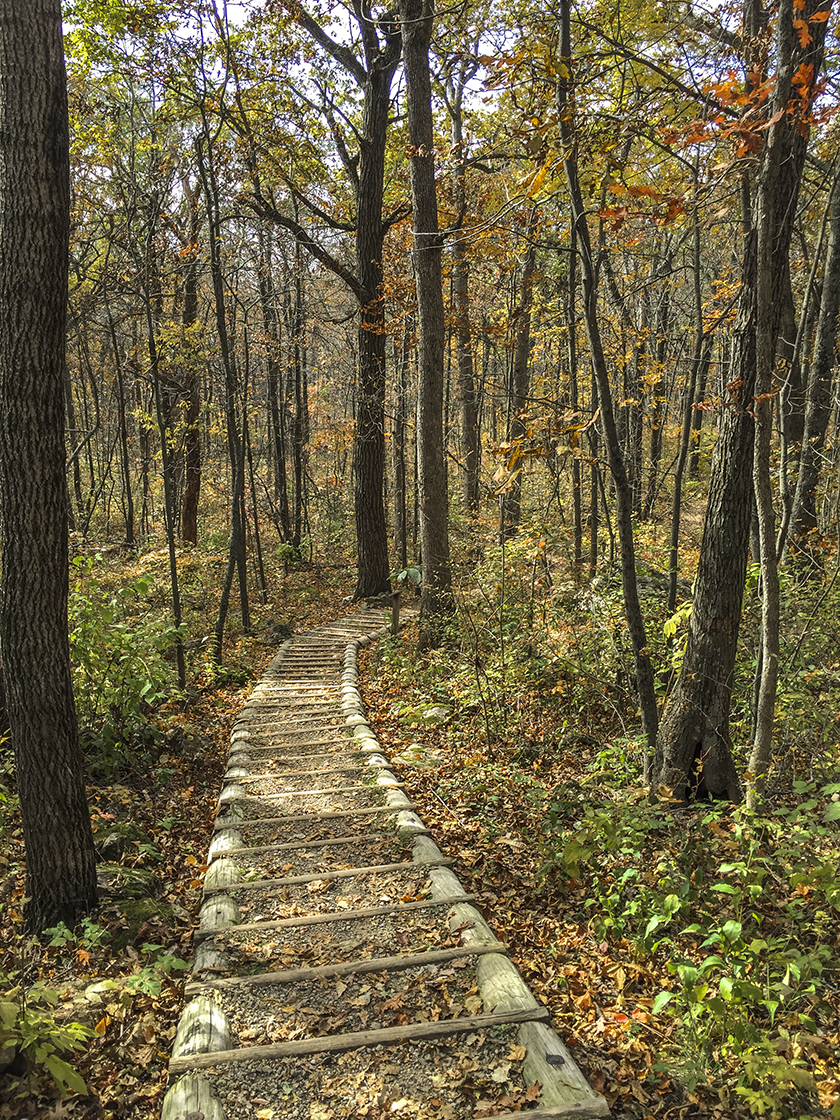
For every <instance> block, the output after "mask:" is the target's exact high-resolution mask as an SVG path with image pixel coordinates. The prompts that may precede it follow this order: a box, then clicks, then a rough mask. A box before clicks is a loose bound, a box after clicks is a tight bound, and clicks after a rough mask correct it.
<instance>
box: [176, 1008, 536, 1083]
mask: <svg viewBox="0 0 840 1120" xmlns="http://www.w3.org/2000/svg"><path fill="white" fill-rule="evenodd" d="M547 1018H548V1012H547V1011H546V1010H545V1008H544V1007H543V1008H538V1009H537V1010H534V1011H517V1012H513V1013H511V1014H510V1015H465V1016H464V1017H463V1018H460V1019H440V1020H438V1021H437V1022H435V1023H425V1022H424V1023H406V1024H404V1025H403V1026H399V1027H383V1028H382V1029H381V1030H373V1031H353V1032H350V1033H348V1034H333V1035H327V1036H325V1037H322V1038H301V1039H296V1040H295V1041H294V1042H275V1043H272V1044H271V1045H269V1046H248V1047H245V1048H243V1049H241V1050H225V1051H221V1052H219V1051H216V1052H215V1053H212V1054H210V1053H203V1054H193V1055H189V1056H188V1055H184V1056H183V1057H182V1056H180V1055H179V1056H178V1057H177V1058H176V1057H175V1056H174V1055H173V1057H172V1061H171V1062H170V1064H169V1069H170V1072H171V1073H180V1072H181V1071H182V1070H187V1069H210V1068H212V1067H213V1066H217V1065H222V1064H225V1063H228V1062H250V1061H265V1060H269V1061H270V1060H271V1059H277V1058H291V1057H303V1056H306V1055H309V1054H328V1053H332V1054H335V1053H339V1052H341V1051H345V1050H358V1049H360V1048H361V1047H363V1046H387V1045H389V1044H390V1043H392V1042H415V1041H420V1040H422V1039H425V1038H443V1037H446V1036H448V1035H453V1034H470V1033H471V1032H472V1031H479V1030H486V1029H488V1028H490V1027H498V1026H506V1025H507V1024H509V1023H524V1022H529V1021H533V1020H539V1019H542V1020H545V1019H547Z"/></svg>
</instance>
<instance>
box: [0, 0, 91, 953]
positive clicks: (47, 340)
mask: <svg viewBox="0 0 840 1120" xmlns="http://www.w3.org/2000/svg"><path fill="white" fill-rule="evenodd" d="M68 153H69V140H68V122H67V79H66V76H65V72H64V53H63V46H62V38H61V7H60V4H59V0H27V2H26V3H15V4H4V5H3V6H2V8H0V261H2V268H0V530H2V582H0V654H1V655H2V658H3V675H4V683H5V691H6V708H7V714H8V717H9V723H10V726H11V732H12V743H13V746H14V750H15V757H16V765H17V780H18V792H19V795H20V806H21V814H22V817H23V829H24V841H25V844H26V897H27V902H26V903H25V906H24V915H25V919H26V924H27V926H28V928H29V929H30V930H31V931H33V932H39V931H40V930H42V929H44V928H45V927H46V926H49V925H51V924H55V923H56V922H59V921H64V922H67V923H68V924H69V925H72V924H73V923H74V922H75V920H76V918H77V917H78V915H79V914H80V913H82V912H84V911H86V910H89V909H90V908H91V907H93V906H95V905H96V902H97V890H96V865H95V857H94V851H93V837H92V835H91V828H90V815H89V812H88V807H87V803H86V800H85V787H84V774H83V761H82V755H81V750H80V748H79V736H78V728H77V724H76V712H75V707H74V703H73V687H72V681H71V675H70V651H69V645H68V641H67V596H68V582H69V581H68V555H67V485H66V480H65V469H64V468H65V449H64V369H65V356H64V355H65V346H66V335H65V327H66V305H67V264H68V246H69V235H70V216H69V211H70V188H69V154H68Z"/></svg>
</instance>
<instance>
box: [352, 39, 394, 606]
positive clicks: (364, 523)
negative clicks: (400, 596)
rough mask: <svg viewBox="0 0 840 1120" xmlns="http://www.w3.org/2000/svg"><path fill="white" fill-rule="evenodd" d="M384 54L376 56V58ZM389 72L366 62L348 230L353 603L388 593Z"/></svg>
mask: <svg viewBox="0 0 840 1120" xmlns="http://www.w3.org/2000/svg"><path fill="white" fill-rule="evenodd" d="M383 53H384V52H383ZM392 74H393V70H392V69H391V67H389V66H388V65H386V64H384V63H383V62H381V61H379V60H377V61H375V62H374V61H373V59H371V61H370V63H369V66H368V71H367V80H366V84H365V105H364V119H363V124H362V136H364V138H365V140H364V143H363V145H362V150H361V158H360V160H359V190H358V196H357V197H358V207H357V218H356V221H357V227H356V269H357V276H358V280H359V283H360V286H361V290H362V297H361V301H360V302H361V319H360V322H359V382H358V393H359V399H358V412H357V420H356V440H355V445H354V448H353V461H354V467H355V506H356V542H357V548H358V579H357V582H356V591H355V597H356V598H357V599H361V598H364V597H366V596H368V595H378V594H379V593H380V592H382V591H387V590H389V589H390V586H391V582H390V579H389V566H388V525H387V520H386V517H385V496H384V494H385V339H386V331H385V299H384V295H383V292H382V251H383V247H384V244H385V226H384V224H383V222H382V199H383V195H384V187H385V141H386V137H387V131H388V115H389V113H390V90H391V77H392Z"/></svg>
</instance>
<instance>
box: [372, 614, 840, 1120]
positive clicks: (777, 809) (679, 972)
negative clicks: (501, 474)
mask: <svg viewBox="0 0 840 1120" xmlns="http://www.w3.org/2000/svg"><path fill="white" fill-rule="evenodd" d="M521 629H523V630H524V631H525V634H526V637H527V629H525V628H521ZM585 641H586V638H585V635H584V634H583V633H582V632H581V631H578V633H577V634H576V635H575V636H574V639H573V640H571V639H570V640H569V641H567V647H566V653H565V654H564V658H565V665H566V669H567V670H568V658H569V650H570V648H571V647H573V646H574V645H575V643H577V644H578V646H579V645H580V644H581V643H585ZM463 646H464V643H463V641H462V643H461V646H460V649H461V651H463ZM517 656H518V660H517ZM531 656H532V657H533V658H534V660H535V661H536V665H531V666H529V667H528V668H527V670H526V669H525V668H524V666H525V664H526V663H527V660H528V654H527V653H525V654H523V653H522V651H521V649H520V651H519V654H518V655H515V654H514V651H513V648H512V647H509V649H508V651H507V659H508V665H507V668H506V669H505V670H504V672H505V680H504V681H503V682H502V681H501V680H500V678H499V672H500V670H499V669H498V665H497V664H496V666H495V668H494V667H492V666H493V659H492V655H489V654H485V656H484V658H483V660H482V663H481V666H480V670H479V669H476V666H475V665H473V666H472V667H471V668H470V666H469V664H468V663H469V662H470V660H471V658H474V659H475V660H478V658H476V655H475V652H474V651H473V652H472V653H471V654H470V656H468V657H466V658H464V657H461V656H460V654H459V653H458V652H457V649H456V648H455V647H450V648H448V649H446V650H445V651H438V653H436V654H435V653H433V654H431V655H429V656H428V657H427V658H426V659H424V660H418V659H417V658H416V657H415V656H414V654H413V637H412V635H411V634H410V633H404V634H403V635H402V638H401V639H397V640H391V641H389V642H387V643H383V644H381V645H380V646H379V647H378V648H377V649H375V650H373V651H366V652H365V654H364V663H365V667H366V672H365V673H364V675H363V681H364V682H365V683H364V697H365V702H366V704H367V705H368V709H369V712H370V714H371V720H372V723H373V726H374V728H375V730H376V731H377V733H378V735H379V736H380V739H381V741H382V742H383V744H384V745H385V747H386V750H387V751H388V753H389V754H390V755H391V757H392V758H393V757H394V756H396V757H397V761H398V763H399V764H400V769H401V775H400V776H401V778H402V780H403V781H404V782H405V783H406V792H407V793H408V794H409V796H410V797H411V799H412V801H414V802H415V803H416V804H417V805H418V811H419V812H420V814H421V816H422V817H423V819H424V820H425V822H426V823H427V825H428V826H429V827H430V828H431V829H432V831H433V833H434V834H435V835H436V837H438V838H439V840H440V842H441V846H442V847H443V848H445V850H446V854H447V855H450V856H453V857H455V858H456V859H457V861H458V866H457V871H458V874H459V877H460V878H461V881H462V882H463V884H464V886H465V888H466V889H467V890H468V891H470V892H473V893H475V894H476V896H477V898H478V904H479V906H480V908H481V909H482V910H483V911H484V912H485V914H486V916H487V917H488V920H490V921H491V924H492V925H493V926H494V928H495V929H496V932H497V933H498V935H499V936H500V937H501V938H502V939H503V940H504V941H506V942H507V943H508V945H509V946H510V950H511V953H512V956H513V958H514V960H515V961H516V963H517V965H518V967H519V969H520V971H521V972H522V974H523V976H524V977H525V979H526V981H527V982H528V984H529V985H530V986H531V988H532V990H533V991H534V992H535V994H536V995H537V996H538V998H540V999H541V1000H542V1001H543V1002H544V1003H545V1004H546V1005H547V1006H548V1007H549V1008H550V1010H551V1012H552V1015H553V1017H554V1022H555V1024H556V1025H557V1026H558V1029H559V1030H560V1031H561V1033H562V1034H563V1035H564V1037H565V1038H566V1040H567V1042H568V1044H569V1046H570V1048H571V1050H572V1052H573V1055H574V1057H575V1059H576V1060H577V1062H578V1063H579V1065H580V1066H581V1067H582V1069H583V1070H584V1072H585V1073H586V1075H587V1076H588V1078H589V1080H590V1083H591V1084H592V1086H593V1088H595V1089H596V1090H598V1091H599V1092H601V1093H603V1094H604V1095H605V1096H606V1097H607V1098H608V1100H609V1102H610V1104H611V1106H612V1109H613V1114H614V1115H615V1116H633V1117H638V1118H640V1120H641V1118H646V1117H657V1118H659V1117H662V1118H665V1117H668V1118H669V1120H676V1118H680V1120H683V1118H693V1117H697V1118H699V1117H704V1118H705V1117H730V1116H732V1117H737V1116H748V1115H755V1116H767V1117H774V1118H783V1117H803V1118H804V1117H817V1116H834V1117H837V1116H840V1096H839V1094H840V1074H839V1073H838V1069H839V1068H840V985H838V972H837V966H838V959H839V958H840V938H839V937H838V933H839V932H840V921H838V917H840V870H838V857H840V831H839V829H840V825H838V819H837V818H838V817H840V811H838V799H840V764H839V762H840V760H838V753H837V748H836V745H834V746H831V747H829V746H827V745H825V743H823V745H822V747H819V748H817V747H815V746H814V745H813V741H812V740H806V739H803V738H800V739H798V740H795V741H796V742H797V743H798V744H799V745H798V749H796V750H790V751H788V752H787V753H786V754H785V760H784V761H785V770H784V773H783V774H781V775H779V776H778V780H777V781H776V782H775V783H774V786H773V797H772V799H771V800H770V801H768V803H767V804H766V805H765V807H764V811H763V812H762V813H760V814H759V813H755V814H752V813H748V812H747V811H746V809H744V808H733V807H731V806H720V805H715V804H712V803H702V804H696V805H694V806H691V807H689V808H688V809H675V808H672V807H670V806H668V805H667V804H659V805H652V804H651V803H650V802H649V801H648V799H647V797H646V795H645V791H644V790H643V788H642V781H641V774H640V771H641V761H642V760H641V754H640V750H639V745H638V743H637V742H634V741H633V739H632V738H631V737H628V736H627V734H626V731H625V730H624V726H623V725H624V722H625V718H624V716H625V713H624V712H623V711H622V710H621V707H620V701H619V700H618V699H617V698H616V693H615V691H614V690H612V689H600V696H598V697H597V698H596V695H595V692H597V691H599V689H598V686H596V688H595V689H594V690H593V686H592V677H593V676H595V677H597V670H593V672H591V673H590V674H589V676H588V677H587V678H586V679H580V680H577V679H575V677H574V674H568V673H567V677H568V679H566V678H564V676H563V675H562V674H560V675H558V673H557V671H556V668H555V669H554V670H553V671H551V672H547V669H551V668H552V667H551V664H550V662H549V661H548V659H547V658H546V656H545V652H544V651H542V652H541V651H540V650H538V649H534V648H533V646H532V647H531ZM496 660H498V659H496ZM462 663H463V665H464V666H465V668H464V671H463V672H461V671H460V670H459V668H458V666H459V664H462ZM517 664H518V665H519V671H518V672H517V671H516V666H517ZM470 671H471V672H472V673H473V681H474V682H475V683H474V685H473V688H472V689H470V688H469V687H468V684H467V681H468V678H469V673H470ZM558 684H559V686H560V687H559V688H558ZM502 689H503V690H502ZM578 693H580V695H578ZM558 694H559V695H558ZM581 696H582V700H581ZM821 699H822V700H824V699H825V698H824V697H821ZM575 707H577V708H578V710H579V712H580V715H579V717H578V718H574V715H573V713H574V710H575ZM503 716H504V718H503ZM809 743H810V747H809Z"/></svg>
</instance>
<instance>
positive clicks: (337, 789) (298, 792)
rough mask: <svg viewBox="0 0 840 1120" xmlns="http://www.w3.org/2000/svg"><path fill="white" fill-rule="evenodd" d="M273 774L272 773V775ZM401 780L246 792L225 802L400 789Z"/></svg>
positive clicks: (233, 803) (273, 799) (240, 783)
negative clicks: (280, 791)
mask: <svg viewBox="0 0 840 1120" xmlns="http://www.w3.org/2000/svg"><path fill="white" fill-rule="evenodd" d="M272 776H273V775H272ZM247 783H248V778H243V779H242V781H241V782H239V783H238V784H239V785H247ZM402 788H403V783H402V782H389V783H388V784H387V786H376V785H367V784H366V783H362V784H361V785H356V786H333V787H332V788H330V787H329V786H327V788H326V789H290V790H289V791H288V792H287V793H263V794H256V793H253V794H246V796H245V797H235V798H232V799H231V800H230V801H228V802H226V804H228V805H235V804H236V803H237V802H241V801H276V800H277V798H278V797H310V796H313V797H314V796H315V795H316V794H321V793H331V794H336V793H358V792H359V791H360V790H368V791H369V792H370V791H372V790H375V789H402Z"/></svg>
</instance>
